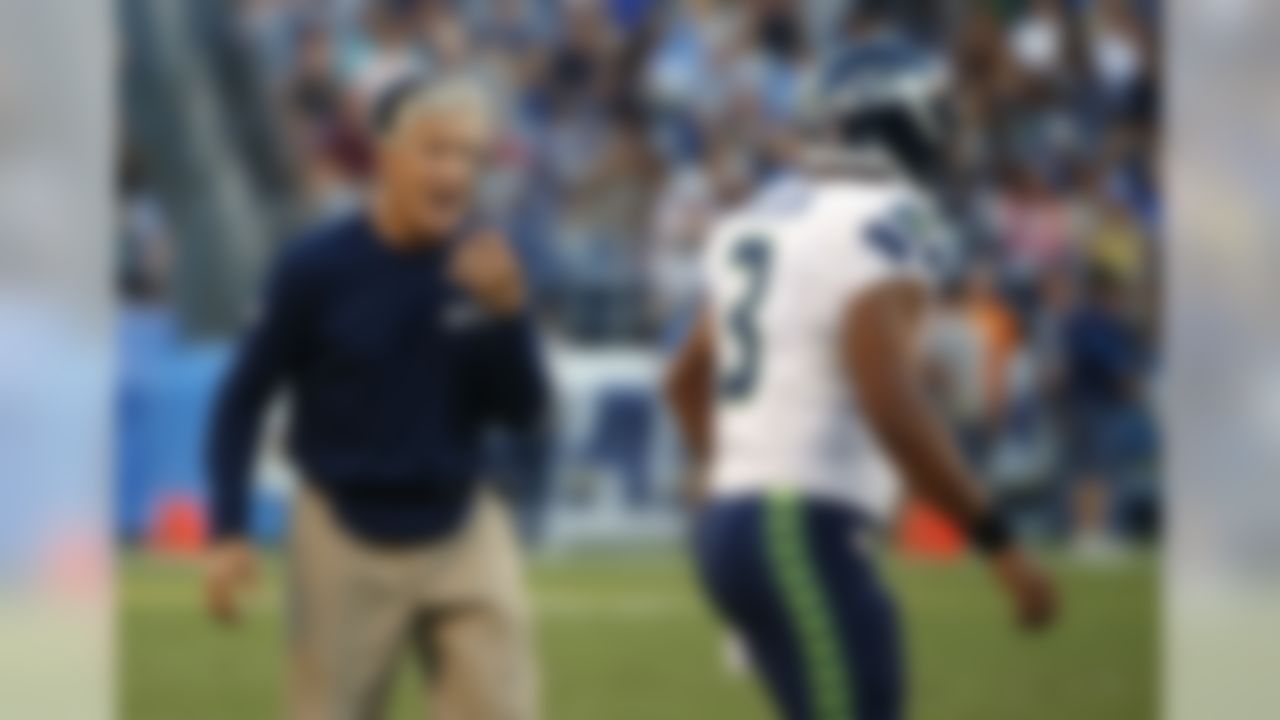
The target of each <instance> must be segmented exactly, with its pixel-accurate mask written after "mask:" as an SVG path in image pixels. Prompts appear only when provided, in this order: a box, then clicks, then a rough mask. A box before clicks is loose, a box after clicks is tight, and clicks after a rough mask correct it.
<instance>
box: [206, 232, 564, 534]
mask: <svg viewBox="0 0 1280 720" xmlns="http://www.w3.org/2000/svg"><path fill="white" fill-rule="evenodd" d="M465 241H466V240H465V239H464V238H461V237H459V238H452V239H450V240H447V241H444V242H441V243H439V244H437V245H434V246H431V247H427V248H423V249H420V250H398V249H392V248H390V247H388V246H386V245H385V244H384V243H382V242H380V241H379V239H378V237H377V236H376V234H375V230H374V228H373V226H372V223H371V222H370V220H369V218H368V216H367V215H365V214H364V213H359V214H356V215H353V216H351V217H346V218H342V219H340V220H337V221H335V222H332V223H330V224H328V225H326V226H324V227H321V228H319V229H318V230H315V231H312V232H311V233H308V234H307V235H305V236H304V237H302V238H300V239H299V240H297V241H295V242H294V243H292V244H291V245H290V246H289V247H287V248H286V249H285V251H284V252H283V254H282V256H281V258H280V259H279V260H278V261H277V263H276V267H275V268H274V270H273V272H272V273H271V277H270V280H269V282H268V287H267V292H266V296H265V299H264V303H263V306H262V308H261V310H260V313H259V317H258V318H257V319H256V321H255V322H254V325H253V327H252V328H251V329H250V331H249V333H248V336H247V337H246V338H245V340H244V341H243V344H242V345H241V346H240V348H239V351H238V353H237V356H236V357H235V359H234V361H233V363H232V366H231V369H230V371H229V374H228V376H227V378H226V380H225V383H224V385H223V387H222V389H221V393H220V396H219V398H218V402H217V407H216V410H215V413H214V418H213V423H212V432H211V438H210V443H209V456H210V458H209V465H210V476H211V477H210V480H211V488H210V490H211V508H212V516H213V526H214V532H215V534H216V535H218V536H219V537H225V536H228V535H236V534H241V533H244V532H245V531H246V525H247V523H248V508H249V496H250V477H251V473H252V467H251V465H252V461H253V458H254V456H255V455H256V448H257V442H258V435H259V430H260V425H261V421H262V417H263V414H264V411H265V408H266V406H267V404H268V401H269V400H270V398H271V396H272V395H273V393H274V391H276V390H277V389H281V388H284V389H287V390H288V391H289V393H290V395H291V411H292V412H291V418H292V424H291V427H290V432H289V449H290V452H291V454H292V456H293V458H294V460H295V461H296V462H297V464H298V465H299V466H300V469H301V471H302V473H303V474H304V476H305V478H306V480H307V481H308V482H311V483H313V484H314V485H315V486H317V487H318V488H319V490H320V491H321V492H322V493H323V494H324V495H325V496H326V497H327V498H328V499H329V500H330V504H331V505H332V506H333V509H334V511H335V513H336V515H337V516H338V518H339V519H340V520H341V521H342V522H344V524H346V525H347V526H348V527H349V528H350V529H351V530H353V531H354V532H356V533H357V534H359V535H361V536H364V537H366V538H369V539H373V540H385V541H393V542H394V541H412V540H423V539H430V538H432V537H435V536H438V535H441V534H444V533H447V532H449V531H450V530H452V529H453V528H454V527H455V526H456V525H457V523H458V522H459V521H460V520H461V519H462V518H463V517H464V516H465V514H466V512H467V509H468V508H469V505H470V499H471V496H472V495H473V492H472V491H473V490H474V488H475V486H476V484H477V482H478V479H479V478H478V475H479V473H480V471H481V468H480V467H479V465H480V457H479V456H480V447H479V445H480V441H481V439H482V438H481V435H482V433H483V432H484V431H485V430H486V429H487V428H488V427H489V426H491V425H494V424H507V425H528V424H532V423H535V422H537V421H538V420H539V419H540V416H541V415H542V414H543V412H544V409H545V406H546V404H547V395H548V389H547V386H546V381H545V377H544V373H543V369H542V365H541V362H540V358H539V353H538V348H537V344H536V339H535V336H534V331H533V328H532V323H531V321H530V320H529V319H528V318H527V317H525V316H519V317H512V318H494V317H490V316H488V315H487V314H486V313H485V312H484V311H483V310H482V309H481V308H480V306H479V305H478V304H477V303H476V302H475V301H473V300H472V299H470V298H469V297H468V296H467V295H466V294H465V292H464V291H463V290H462V289H460V288H458V287H457V286H455V285H454V284H452V283H451V282H450V280H449V279H448V266H449V258H450V255H451V254H452V253H453V251H454V249H455V248H456V247H457V245H458V243H461V242H465Z"/></svg>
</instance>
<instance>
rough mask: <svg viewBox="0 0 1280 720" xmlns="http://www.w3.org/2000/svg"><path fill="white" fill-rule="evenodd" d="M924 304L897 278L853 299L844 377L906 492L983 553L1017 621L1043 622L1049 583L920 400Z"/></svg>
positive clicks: (1050, 605)
mask: <svg viewBox="0 0 1280 720" xmlns="http://www.w3.org/2000/svg"><path fill="white" fill-rule="evenodd" d="M926 303H927V293H926V291H925V288H924V286H923V284H922V283H920V282H918V281H916V280H912V279H905V278H899V279H892V280H888V281H885V282H883V283H881V284H880V285H878V286H877V287H875V288H874V289H872V290H870V291H869V292H867V293H865V294H861V295H860V296H859V298H858V299H857V301H855V302H854V303H853V304H852V305H851V306H850V307H849V308H848V309H847V310H846V312H845V317H844V324H843V328H842V331H843V333H842V334H843V338H842V345H843V350H844V361H845V366H846V368H847V373H848V375H849V378H850V381H851V382H852V383H853V384H854V387H856V388H857V396H858V398H859V401H860V402H861V406H862V411H863V413H864V414H865V416H866V418H867V419H868V422H869V423H870V425H871V427H872V429H873V431H874V432H875V433H876V435H877V436H878V437H879V439H880V441H881V443H882V444H883V445H884V447H885V448H886V450H887V451H888V452H889V454H890V455H891V456H892V458H893V459H894V461H895V462H896V463H897V465H898V467H899V469H900V471H901V472H902V474H903V475H904V476H905V479H906V482H907V484H908V485H909V486H910V488H911V489H912V490H913V491H914V492H915V493H916V494H917V495H918V496H920V497H922V498H924V499H925V500H927V501H928V502H930V503H931V504H932V505H933V506H934V507H936V508H937V509H938V510H940V511H941V512H943V513H944V514H945V515H946V516H947V517H948V518H949V519H950V520H951V521H952V522H954V523H955V524H956V525H957V526H959V527H961V528H965V529H966V530H967V531H968V533H969V535H970V538H971V539H972V541H973V542H974V544H975V545H976V546H977V547H978V548H979V549H980V550H982V551H983V552H985V553H986V554H987V555H988V557H989V558H990V559H991V562H992V566H993V568H994V569H995V571H996V574H997V576H998V578H999V579H1000V581H1001V584H1002V585H1003V586H1004V587H1005V589H1006V590H1007V591H1008V592H1009V593H1010V594H1011V595H1012V597H1013V600H1014V602H1015V604H1016V609H1017V612H1018V615H1019V619H1020V620H1021V621H1022V622H1023V623H1024V624H1026V625H1027V626H1029V627H1038V626H1042V625H1046V624H1047V623H1048V622H1049V621H1050V620H1051V619H1052V617H1053V615H1054V611H1055V607H1054V606H1055V600H1054V592H1053V589H1052V586H1051V585H1050V584H1049V582H1048V580H1047V578H1046V577H1045V576H1043V575H1042V574H1041V573H1040V571H1039V570H1037V569H1036V568H1035V567H1034V566H1033V565H1032V563H1031V562H1030V560H1029V559H1028V558H1027V556H1026V555H1025V554H1024V553H1023V552H1022V551H1021V550H1019V549H1018V547H1017V546H1016V545H1015V544H1014V543H1013V541H1012V538H1011V537H1010V533H1009V531H1008V529H1007V528H1006V526H1005V525H1004V524H1003V522H1001V520H1000V519H999V516H998V515H997V513H996V512H995V511H994V509H993V508H992V506H991V504H990V503H989V501H988V500H987V498H986V497H985V496H984V494H983V493H982V492H981V490H980V487H979V485H978V483H977V482H976V480H975V478H974V477H973V476H972V474H971V472H970V471H969V468H968V466H967V464H966V462H965V461H964V458H963V457H962V455H961V453H960V451H959V449H958V448H957V447H956V445H955V443H954V442H953V440H952V438H951V436H950V434H949V433H948V432H947V430H946V428H945V427H944V426H943V424H942V423H941V421H940V420H939V419H938V417H937V416H936V415H935V414H934V412H933V410H932V408H931V407H930V405H929V404H928V401H927V400H926V398H925V396H924V393H923V390H922V385H923V379H922V373H921V368H920V363H919V362H918V358H917V353H916V340H917V336H918V328H919V325H920V323H921V320H922V316H923V314H924V310H925V307H926Z"/></svg>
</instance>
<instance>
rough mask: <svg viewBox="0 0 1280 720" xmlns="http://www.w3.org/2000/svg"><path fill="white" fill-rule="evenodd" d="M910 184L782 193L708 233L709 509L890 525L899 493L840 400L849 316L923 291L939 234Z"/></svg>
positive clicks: (775, 188) (851, 393)
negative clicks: (914, 288) (759, 503)
mask: <svg viewBox="0 0 1280 720" xmlns="http://www.w3.org/2000/svg"><path fill="white" fill-rule="evenodd" d="M934 218H935V216H934V215H933V213H932V211H931V210H930V208H929V206H928V205H927V204H926V203H925V202H924V200H923V198H922V197H921V196H920V195H919V194H918V193H917V192H915V191H914V190H913V189H912V188H911V186H909V185H908V184H906V182H905V181H893V180H889V181H884V180H857V179H854V180H841V181H806V180H801V179H794V178H791V179H785V180H780V181H776V182H775V183H773V184H772V185H770V186H768V187H766V188H765V189H764V190H762V191H761V192H760V193H759V195H758V196H757V197H756V198H754V199H753V200H752V201H751V202H750V203H749V204H748V205H746V206H744V207H743V208H741V209H739V210H737V211H734V212H732V213H730V214H728V215H726V216H725V217H723V218H722V219H721V220H720V221H719V222H718V223H717V224H716V225H715V226H714V227H713V229H712V231H711V237H710V241H709V245H708V247H707V249H706V254H705V256H704V258H703V262H704V267H703V272H704V275H705V281H706V288H707V297H706V301H707V303H706V305H707V308H708V311H709V313H710V316H711V319H712V322H713V324H714V332H715V355H716V366H717V367H716V375H717V377H716V384H715V388H714V392H715V394H716V397H715V422H714V424H715V442H714V450H713V456H712V463H711V468H710V472H711V477H710V482H711V492H712V494H713V496H716V497H732V496H737V495H745V494H759V493H767V492H772V491H776V490H788V491H793V492H797V493H800V494H802V495H805V496H809V497H817V498H820V499H829V500H833V501H836V502H840V503H843V504H847V505H852V506H854V507H856V508H857V509H859V510H860V511H862V512H863V513H865V514H868V515H870V516H871V517H873V518H876V519H882V520H883V519H886V518H887V517H888V515H889V514H890V513H891V512H892V511H893V509H894V506H895V505H896V501H897V495H898V481H897V479H896V477H895V472H894V470H893V468H892V465H891V464H890V462H889V460H888V458H887V457H886V456H885V455H884V454H883V453H882V451H881V450H880V448H879V446H878V444H877V442H876V441H875V439H874V437H873V436H872V433H871V430H870V428H869V427H868V426H867V424H866V422H865V421H864V420H863V418H862V417H861V415H860V412H859V409H858V403H857V397H856V395H855V392H856V391H855V389H853V388H851V387H850V386H849V382H848V381H847V379H846V378H847V373H846V371H845V369H844V362H843V360H842V350H841V327H842V323H843V319H844V316H845V313H846V312H848V310H849V309H850V307H851V304H852V303H854V302H856V301H857V299H858V297H859V296H860V295H862V294H864V293H866V292H867V291H868V290H870V289H871V288H873V287H875V286H876V285H878V284H880V283H883V282H885V281H887V280H891V279H895V278H913V279H920V280H926V279H927V277H928V272H927V270H926V269H927V268H929V267H931V266H932V265H933V263H935V262H937V261H938V260H939V257H938V254H939V253H940V251H941V249H942V245H941V244H940V242H939V240H940V233H939V226H938V223H937V222H936V220H935V219H934Z"/></svg>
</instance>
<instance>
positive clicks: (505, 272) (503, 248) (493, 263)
mask: <svg viewBox="0 0 1280 720" xmlns="http://www.w3.org/2000/svg"><path fill="white" fill-rule="evenodd" d="M449 274H450V277H452V278H453V281H454V282H456V283H458V285H460V286H461V287H462V288H464V289H465V290H467V292H469V293H470V294H471V295H472V297H474V298H475V299H476V300H477V301H478V302H479V303H480V304H481V305H483V306H484V308H485V309H486V310H488V311H489V312H491V313H493V314H494V315H498V316H500V317H505V316H509V315H515V314H518V313H519V312H521V311H522V310H523V309H524V305H525V286H524V277H523V276H522V275H521V272H520V263H519V261H518V260H517V259H516V255H515V253H514V252H513V251H512V250H511V247H510V245H508V243H507V240H506V238H504V237H503V236H502V234H501V233H499V232H497V231H496V230H480V231H477V232H476V233H473V234H472V235H471V236H470V237H468V238H467V239H466V240H464V241H463V242H462V243H461V245H460V246H459V247H458V250H457V252H456V253H455V254H454V257H453V262H452V265H451V266H450V268H449Z"/></svg>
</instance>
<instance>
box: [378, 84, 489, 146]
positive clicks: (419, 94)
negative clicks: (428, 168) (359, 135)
mask: <svg viewBox="0 0 1280 720" xmlns="http://www.w3.org/2000/svg"><path fill="white" fill-rule="evenodd" d="M435 115H469V116H471V117H472V118H474V121H475V122H478V123H482V124H484V125H485V126H486V127H487V128H489V129H492V128H494V127H495V126H496V123H497V111H496V109H495V107H494V102H493V99H492V97H491V96H490V94H489V92H488V91H487V90H486V89H485V87H484V86H483V85H481V84H480V83H479V82H477V81H476V80H474V79H473V78H471V77H468V76H466V75H462V74H456V75H448V76H444V77H439V78H434V79H432V80H431V81H430V82H426V83H423V84H422V85H421V86H418V87H415V88H414V89H413V90H412V92H410V93H409V95H408V97H406V98H405V99H404V100H403V102H401V103H400V107H399V108H397V109H396V112H395V116H394V117H393V118H391V120H390V124H389V126H388V127H387V129H386V134H387V135H394V134H396V133H397V132H399V131H400V129H401V128H402V127H403V126H404V125H405V124H406V123H407V122H408V121H409V119H411V118H418V117H428V116H435Z"/></svg>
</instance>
